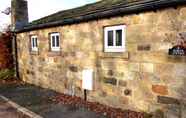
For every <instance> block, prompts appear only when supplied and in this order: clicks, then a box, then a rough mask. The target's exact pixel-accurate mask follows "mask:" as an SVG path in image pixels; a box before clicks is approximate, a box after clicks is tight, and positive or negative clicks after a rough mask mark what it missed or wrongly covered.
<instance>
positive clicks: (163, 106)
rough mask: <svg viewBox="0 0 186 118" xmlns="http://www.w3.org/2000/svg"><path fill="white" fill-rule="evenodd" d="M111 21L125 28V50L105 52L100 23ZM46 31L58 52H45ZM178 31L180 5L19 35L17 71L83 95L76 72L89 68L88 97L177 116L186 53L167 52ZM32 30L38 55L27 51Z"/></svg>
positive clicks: (184, 14) (184, 23)
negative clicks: (56, 36) (54, 37)
mask: <svg viewBox="0 0 186 118" xmlns="http://www.w3.org/2000/svg"><path fill="white" fill-rule="evenodd" d="M116 24H125V25H126V26H127V38H126V47H127V51H126V52H124V53H104V51H103V48H104V44H103V40H104V39H103V27H104V26H108V25H116ZM51 32H60V35H61V44H60V45H61V52H59V53H54V52H50V51H49V33H51ZM182 32H186V7H185V6H181V7H177V8H167V9H162V10H157V11H149V12H144V13H139V14H132V15H124V16H121V17H114V18H109V19H102V20H97V21H90V22H84V23H81V24H74V25H66V26H59V27H54V28H48V29H42V30H35V31H30V32H25V33H19V34H18V35H17V42H18V54H19V67H20V68H19V72H20V75H21V78H22V79H23V80H24V81H26V82H29V83H33V84H36V85H39V86H42V87H45V88H51V89H54V90H56V91H59V92H63V93H67V94H75V95H77V96H81V97H83V90H82V88H81V82H82V80H81V79H82V77H81V76H82V75H81V72H82V70H83V69H85V68H92V69H94V72H95V78H94V91H89V92H88V100H90V101H97V102H101V103H103V104H106V105H109V106H113V107H120V108H123V109H132V110H139V111H146V112H157V114H161V112H165V113H167V115H170V114H172V115H171V116H174V115H175V116H176V117H179V115H180V114H181V113H184V112H183V109H182V110H180V102H184V100H185V98H186V92H185V91H186V87H185V84H186V57H185V56H170V55H168V49H170V48H172V46H174V44H175V43H176V39H177V35H178V34H179V33H182ZM33 34H36V35H38V39H39V52H38V53H31V52H30V51H29V36H30V35H33ZM167 101H168V102H167ZM174 106H177V107H178V108H177V107H174ZM181 108H185V106H184V105H183V104H182V107H181ZM175 109H176V110H175ZM173 111H174V112H173ZM176 111H177V112H176ZM181 111H182V112H181ZM178 114H179V115H178ZM167 117H169V116H167Z"/></svg>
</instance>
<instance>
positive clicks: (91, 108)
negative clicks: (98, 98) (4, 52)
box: [0, 80, 149, 118]
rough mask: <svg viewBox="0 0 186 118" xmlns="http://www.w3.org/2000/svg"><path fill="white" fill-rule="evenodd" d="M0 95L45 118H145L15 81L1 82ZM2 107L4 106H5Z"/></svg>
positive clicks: (130, 112)
mask: <svg viewBox="0 0 186 118" xmlns="http://www.w3.org/2000/svg"><path fill="white" fill-rule="evenodd" d="M0 95H3V96H5V97H7V98H8V99H10V100H11V101H13V102H15V103H17V104H19V105H21V106H23V107H25V108H27V109H29V110H30V111H32V112H34V113H36V114H38V115H40V116H42V117H44V118H113V117H114V118H144V117H143V116H144V113H138V112H134V111H129V110H127V111H121V109H114V108H110V107H107V106H104V105H101V104H99V103H91V102H86V101H84V100H83V99H81V98H79V97H76V96H74V97H72V96H68V95H64V94H60V93H57V92H55V91H53V90H49V89H44V88H40V87H37V86H34V85H30V84H27V83H24V82H22V81H17V80H13V81H12V80H10V81H1V82H0ZM3 106H5V107H6V103H4V104H3ZM5 111H6V112H4V114H6V113H10V115H11V114H16V112H14V111H15V110H13V111H9V110H8V108H7V109H6V110H5ZM15 116H16V115H15ZM3 118H9V117H3ZM11 118H14V117H11ZM15 118H17V117H15ZM19 118H20V117H19ZM148 118H149V117H148Z"/></svg>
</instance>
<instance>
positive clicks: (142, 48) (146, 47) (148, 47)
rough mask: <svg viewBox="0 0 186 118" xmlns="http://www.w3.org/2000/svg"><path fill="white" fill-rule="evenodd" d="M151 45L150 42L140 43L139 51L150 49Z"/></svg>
mask: <svg viewBox="0 0 186 118" xmlns="http://www.w3.org/2000/svg"><path fill="white" fill-rule="evenodd" d="M150 49H151V46H150V45H149V44H146V45H145V44H141V45H138V51H150Z"/></svg>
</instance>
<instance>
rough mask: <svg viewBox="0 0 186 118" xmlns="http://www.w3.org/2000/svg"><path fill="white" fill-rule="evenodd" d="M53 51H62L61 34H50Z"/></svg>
mask: <svg viewBox="0 0 186 118" xmlns="http://www.w3.org/2000/svg"><path fill="white" fill-rule="evenodd" d="M50 47H51V51H60V36H59V33H52V34H50Z"/></svg>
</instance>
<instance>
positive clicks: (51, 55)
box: [48, 51, 61, 57]
mask: <svg viewBox="0 0 186 118" xmlns="http://www.w3.org/2000/svg"><path fill="white" fill-rule="evenodd" d="M48 56H49V57H53V56H61V51H49V52H48Z"/></svg>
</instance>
